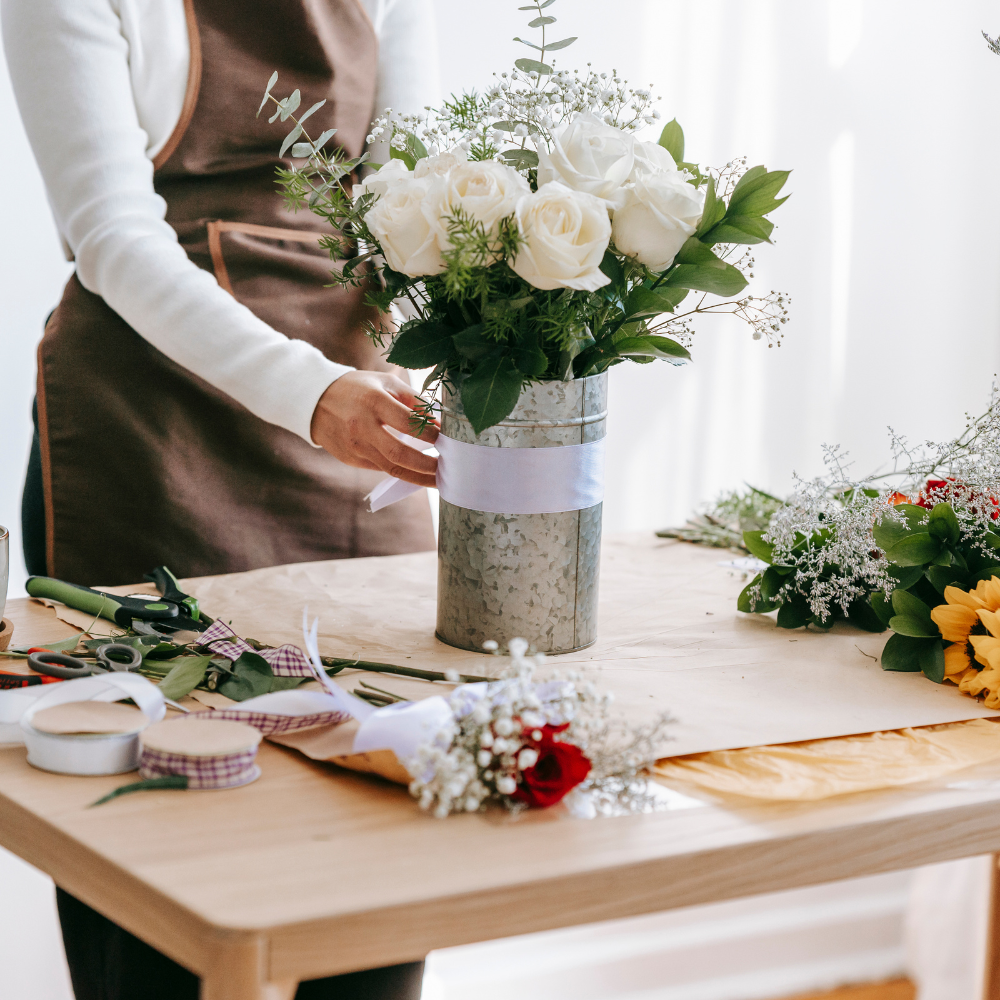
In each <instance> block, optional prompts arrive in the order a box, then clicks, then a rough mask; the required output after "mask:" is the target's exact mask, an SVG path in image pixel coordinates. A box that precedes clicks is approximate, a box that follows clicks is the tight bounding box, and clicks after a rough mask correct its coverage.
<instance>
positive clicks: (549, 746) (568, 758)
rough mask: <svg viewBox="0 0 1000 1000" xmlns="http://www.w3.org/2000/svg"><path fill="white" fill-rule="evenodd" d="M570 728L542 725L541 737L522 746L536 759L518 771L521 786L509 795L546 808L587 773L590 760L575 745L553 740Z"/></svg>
mask: <svg viewBox="0 0 1000 1000" xmlns="http://www.w3.org/2000/svg"><path fill="white" fill-rule="evenodd" d="M568 728H569V724H568V723H567V724H565V725H562V726H542V729H541V733H542V738H541V739H540V740H529V741H528V742H527V743H526V744H525V745H526V746H529V747H531V748H532V749H534V750H537V751H538V760H537V761H536V762H535V764H534V765H533V766H532V767H526V768H525V769H524V770H523V771H522V772H521V783H520V784H519V785H518V786H517V791H516V792H514V794H513V795H512V796H511V798H512V799H515V800H516V801H518V802H523V803H525V805H529V806H537V807H538V808H539V809H545V808H547V807H548V806H554V805H555V804H556V803H557V802H559V801H560V800H561V799H562V798H563V796H564V795H565V794H566V793H567V792H568V791H570V790H571V789H573V788H576V786H577V785H579V784H580V782H581V781H583V779H584V778H586V777H587V775H588V774H590V761H589V760H587V758H586V757H585V756H584V755H583V751H582V750H581V749H580V748H579V747H578V746H577V745H576V744H575V743H562V742H558V741H556V739H555V737H556V735H557V734H558V733H561V732H563V731H565V730H566V729H568Z"/></svg>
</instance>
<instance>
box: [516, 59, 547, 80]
mask: <svg viewBox="0 0 1000 1000" xmlns="http://www.w3.org/2000/svg"><path fill="white" fill-rule="evenodd" d="M514 65H515V66H516V67H517V68H518V69H519V70H521V72H522V73H537V74H538V75H539V76H549V75H550V74H551V73H552V67H551V66H546V64H545V63H543V62H539V61H538V60H537V59H515V60H514Z"/></svg>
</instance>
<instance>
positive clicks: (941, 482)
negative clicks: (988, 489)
mask: <svg viewBox="0 0 1000 1000" xmlns="http://www.w3.org/2000/svg"><path fill="white" fill-rule="evenodd" d="M953 483H954V484H955V485H954V486H952V492H954V493H957V492H959V491H960V490H964V492H965V494H966V497H967V498H968V499H969V500H970V501H975V500H976V499H977V498H978V496H979V494H977V493H976V492H975V491H974V490H970V489H968V487H965V485H964V484H963V483H959V482H958V481H957V480H956V479H955V477H954V476H949V477H948V478H947V479H928V480H927V485H926V486H925V487H924V489H923V492H921V494H920V496H918V497H917V506H918V507H925V508H927V509H928V510H930V509H931V508H932V507H933V506H934V504H936V503H939V502H940V497H941V495H942V493H943V491H944V490H945V488H946V487H948V486H950V485H951V484H953ZM939 491H941V492H939ZM931 492H935V493H938V499H935V500H934V501H933V502H932V501H931V500H930V499H928V496H927V494H929V493H931ZM990 502H991V503H992V504H993V506H994V507H997V508H1000V504H998V503H997V498H996V497H990ZM990 518H991V519H992V520H994V521H997V520H1000V509H998V510H994V511H993V512H992V513H991V514H990Z"/></svg>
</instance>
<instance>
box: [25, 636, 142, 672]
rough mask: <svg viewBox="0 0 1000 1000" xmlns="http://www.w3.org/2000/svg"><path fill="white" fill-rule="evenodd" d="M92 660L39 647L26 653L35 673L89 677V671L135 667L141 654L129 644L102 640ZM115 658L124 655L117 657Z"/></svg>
mask: <svg viewBox="0 0 1000 1000" xmlns="http://www.w3.org/2000/svg"><path fill="white" fill-rule="evenodd" d="M94 655H95V656H96V658H97V662H96V663H88V662H86V661H85V660H81V659H79V658H78V657H76V656H68V655H67V654H66V653H54V652H49V651H48V650H44V649H43V650H39V651H38V652H36V653H30V654H29V655H28V666H29V667H31V669H32V670H34V671H35V672H36V673H39V674H48V676H49V677H60V678H62V679H64V680H65V679H67V678H70V677H89V676H90V675H91V674H102V673H110V672H112V671H114V670H125V671H127V670H135V668H136V667H139V666H141V665H142V654H141V653H140V652H139V650H138V649H134V648H133V647H132V646H126V645H125V643H123V642H106V643H105V644H104V645H103V646H98V647H97V651H96V652H95V654H94ZM116 657H125V659H124V660H123V659H118V658H116Z"/></svg>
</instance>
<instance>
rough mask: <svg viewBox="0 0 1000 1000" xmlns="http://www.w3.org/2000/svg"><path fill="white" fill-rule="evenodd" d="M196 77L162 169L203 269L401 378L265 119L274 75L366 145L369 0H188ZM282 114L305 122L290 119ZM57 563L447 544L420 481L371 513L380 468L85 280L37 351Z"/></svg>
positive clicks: (371, 72)
mask: <svg viewBox="0 0 1000 1000" xmlns="http://www.w3.org/2000/svg"><path fill="white" fill-rule="evenodd" d="M185 7H186V10H187V19H188V33H189V37H190V41H191V72H190V76H189V80H188V89H187V95H186V97H185V101H184V109H183V112H182V114H181V119H180V121H179V122H178V124H177V127H176V129H175V130H174V133H173V135H172V136H171V138H170V140H169V142H168V143H167V145H166V147H165V148H164V149H163V152H162V153H161V154H160V155H159V156H158V157H157V158H156V160H155V162H154V168H155V174H154V186H155V188H156V191H157V192H158V193H159V194H161V195H162V196H163V197H164V198H165V199H166V202H167V221H168V222H169V223H170V224H171V225H172V226H173V228H174V229H175V230H176V232H177V235H178V238H179V240H180V243H181V245H182V246H183V247H184V249H185V250H186V251H187V253H188V256H189V257H190V259H191V260H192V261H194V263H196V264H197V265H198V266H199V267H202V268H204V269H206V270H208V271H212V272H213V273H214V274H215V277H216V279H217V281H218V282H219V284H220V285H221V286H222V287H223V288H225V289H226V290H227V291H229V292H230V293H231V294H233V295H234V296H235V297H236V298H237V299H238V300H239V301H240V302H242V303H243V304H244V305H246V306H248V307H249V308H250V309H251V310H252V311H253V312H254V313H255V314H256V315H257V316H259V317H260V318H261V319H263V320H264V321H265V322H267V323H269V324H270V325H271V326H273V327H274V328H275V329H277V330H279V331H281V332H282V333H284V334H286V335H287V336H289V337H293V338H298V339H301V340H305V341H308V342H309V343H310V344H313V345H314V346H316V347H317V348H319V350H321V351H322V352H323V353H324V354H325V355H326V356H327V357H328V358H330V359H331V360H332V361H337V362H340V363H342V364H349V365H354V366H355V367H357V368H364V369H374V370H378V371H390V370H393V369H391V368H390V366H389V365H388V364H386V362H385V361H384V360H383V358H382V356H381V352H380V351H379V349H378V348H376V347H375V346H374V345H373V344H372V343H371V341H370V340H369V339H368V338H367V337H366V336H365V335H364V333H363V330H362V323H363V321H364V320H365V319H366V318H367V317H369V316H370V315H371V311H370V309H369V308H368V307H367V306H365V304H364V301H363V300H364V291H363V290H362V289H339V288H336V289H335V288H326V287H324V286H325V285H326V284H327V283H328V282H329V280H330V277H329V269H330V266H331V262H330V260H329V257H328V255H327V252H326V251H325V250H323V249H322V248H320V247H319V246H318V245H317V240H318V239H319V237H320V235H322V234H323V233H325V232H329V231H330V230H329V229H326V228H324V225H323V223H321V222H320V220H318V219H317V217H315V216H313V215H311V214H310V213H309V212H307V211H302V212H299V213H293V212H289V211H288V210H286V209H285V207H284V204H283V201H282V199H281V197H280V195H279V193H278V190H277V188H276V186H275V168H276V167H277V166H278V165H279V164H280V161H279V160H278V158H277V147H278V146H279V145H280V142H281V139H282V137H283V135H284V132H285V131H286V128H285V127H283V126H281V125H279V124H277V123H276V124H275V125H273V126H272V125H268V122H267V118H268V117H269V113H268V112H265V113H263V114H261V116H260V118H254V112H255V111H256V109H257V106H258V104H259V103H260V98H261V95H262V93H263V88H264V85H265V83H266V81H267V79H268V77H269V76H270V75H271V72H272V71H273V70H275V69H277V70H278V72H279V74H280V93H281V95H285V94H289V93H291V91H292V90H293V89H294V88H296V87H297V88H299V89H300V90H301V92H302V108H303V109H305V108H308V107H310V106H311V105H312V104H313V103H315V102H316V101H318V100H321V99H323V98H326V100H327V103H326V105H325V106H324V107H323V108H321V109H320V110H319V111H318V112H316V113H315V114H314V115H313V116H312V118H311V119H310V126H311V128H310V134H316V135H318V134H319V133H320V132H321V131H323V130H324V129H327V128H333V127H336V128H337V129H338V132H337V134H336V136H335V137H334V141H336V142H339V143H340V145H341V146H342V147H343V148H344V149H345V150H346V151H347V152H348V153H349V154H350V155H351V156H356V155H357V154H358V153H360V151H361V150H362V148H363V146H364V140H365V135H366V133H367V130H368V126H369V122H370V120H371V116H372V110H373V104H374V87H375V72H376V56H377V50H376V46H377V42H376V38H375V34H374V31H373V28H372V25H371V22H370V21H369V20H368V17H367V15H366V13H365V11H364V9H363V8H362V7H361V3H360V0H259V2H257V3H254V4H252V5H250V6H247V5H246V4H241V3H236V2H234V0H185ZM288 124H291V123H290V122H289V123H288ZM38 371H39V378H38V404H39V405H38V411H39V432H40V439H41V452H42V470H43V481H44V487H45V506H46V509H45V514H46V528H47V539H46V544H47V561H48V571H49V573H50V574H51V575H52V576H57V577H60V578H61V579H65V580H70V581H73V582H78V583H84V584H91V583H102V584H108V585H110V584H118V583H133V582H135V581H137V580H140V579H141V578H142V575H143V573H145V572H148V571H149V570H150V569H152V568H153V567H154V566H157V565H160V564H162V563H165V564H166V565H168V566H169V567H170V568H171V569H172V570H173V571H174V572H175V573H176V574H177V575H178V576H181V577H186V576H198V575H204V574H213V573H229V572H235V571H239V570H248V569H254V568H256V567H259V566H273V565H276V564H279V563H293V562H303V561H306V560H313V559H333V558H342V557H347V556H363V555H386V554H391V553H398V552H415V551H421V550H424V549H430V548H433V547H434V538H433V533H432V529H431V522H430V515H429V509H428V504H427V498H426V496H425V494H424V493H423V491H420V492H419V493H417V494H415V495H413V496H412V497H410V498H408V500H405V501H403V502H401V503H398V504H395V505H393V506H392V507H388V508H386V509H384V510H382V511H379V512H378V513H377V514H369V513H368V512H367V511H366V510H365V509H364V504H363V498H364V496H365V494H366V493H368V492H369V491H370V490H371V489H372V487H373V486H374V485H375V484H376V483H378V482H379V480H380V479H382V478H383V474H382V473H379V472H370V471H365V470H361V469H354V468H351V467H348V466H346V465H344V464H342V463H340V462H338V461H337V460H336V459H335V458H333V457H332V456H330V455H329V454H327V453H326V452H324V451H322V450H321V449H318V448H313V447H312V446H310V445H309V444H308V443H307V442H305V441H303V440H301V439H300V438H298V437H297V436H296V435H294V434H292V433H290V432H289V431H286V430H282V429H281V428H278V427H275V426H274V425H272V424H268V423H266V422H265V421H263V420H261V419H259V418H258V417H255V416H254V415H253V414H252V413H250V412H249V411H248V410H246V409H245V408H244V407H242V406H241V405H240V404H239V403H237V402H235V401H234V400H233V399H231V398H230V397H229V396H227V395H226V394H225V393H223V392H221V391H220V390H217V389H214V388H213V387H212V386H210V385H208V384H207V383H206V382H204V381H203V380H202V379H200V378H198V377H197V376H195V375H193V374H192V373H191V372H189V371H187V370H186V369H184V368H182V367H180V365H177V364H175V363H174V362H172V361H171V360H170V359H169V358H167V357H165V356H164V355H163V354H161V353H160V352H159V351H158V350H156V348H154V347H153V346H152V345H151V344H149V343H148V342H147V341H145V340H144V339H143V338H142V337H140V336H139V335H138V334H137V333H136V332H135V331H134V330H133V329H132V328H131V327H129V326H128V324H126V323H125V321H124V320H122V319H121V317H119V316H118V315H117V313H115V312H114V311H113V310H112V309H111V308H109V307H108V306H107V305H106V304H105V302H104V300H103V299H101V298H100V297H98V296H96V295H93V294H91V293H90V292H88V291H86V289H84V288H83V286H82V285H81V284H80V283H79V281H78V280H77V278H76V277H75V276H74V277H72V278H71V279H70V281H69V283H68V285H67V286H66V289H65V292H64V293H63V297H62V301H61V302H60V304H59V307H58V308H57V309H56V311H55V313H54V314H53V316H52V319H51V320H50V321H49V323H48V326H47V327H46V330H45V336H44V338H43V340H42V343H41V346H40V348H39V355H38Z"/></svg>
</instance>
